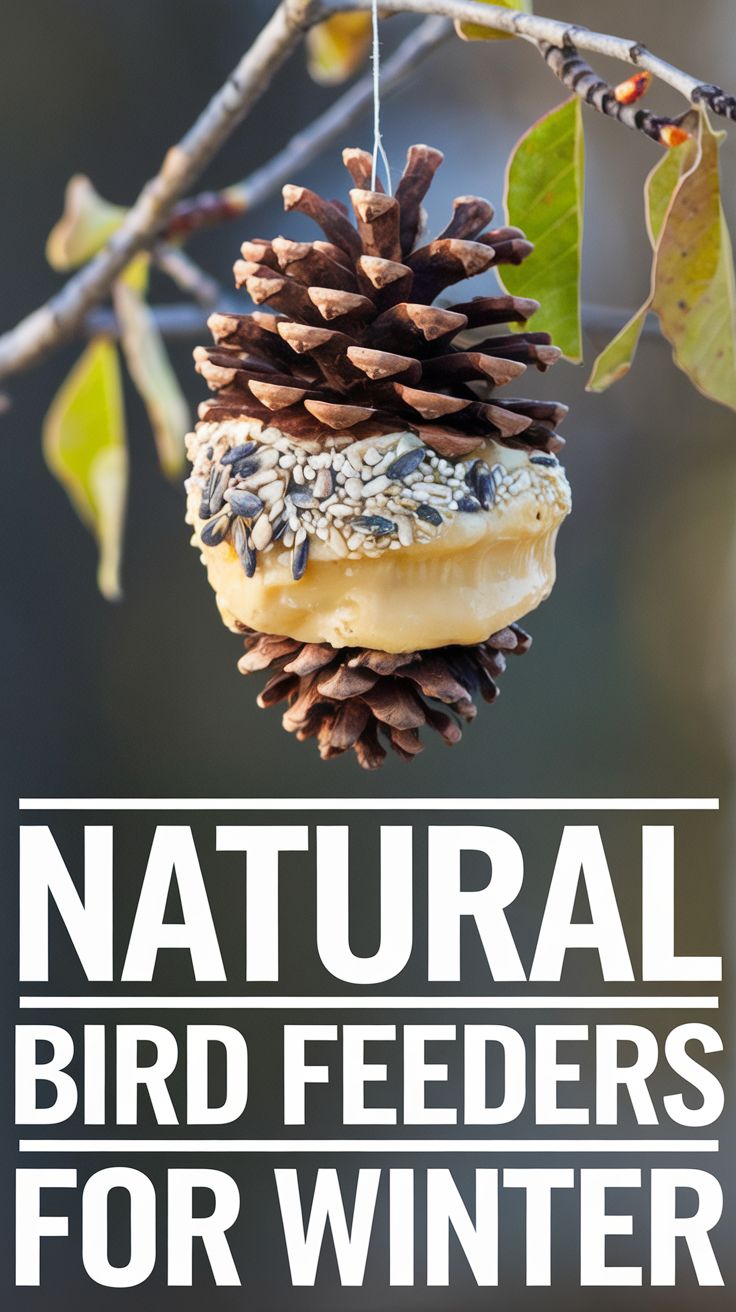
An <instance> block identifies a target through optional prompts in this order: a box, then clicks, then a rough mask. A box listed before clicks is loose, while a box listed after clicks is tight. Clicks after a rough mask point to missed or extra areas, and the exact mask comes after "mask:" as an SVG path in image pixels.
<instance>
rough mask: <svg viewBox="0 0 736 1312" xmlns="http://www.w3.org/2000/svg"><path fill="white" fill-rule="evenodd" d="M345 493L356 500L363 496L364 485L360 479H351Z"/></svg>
mask: <svg viewBox="0 0 736 1312" xmlns="http://www.w3.org/2000/svg"><path fill="white" fill-rule="evenodd" d="M345 491H346V492H347V494H348V496H349V497H354V498H355V499H356V500H357V499H358V497H362V495H363V484H362V482H361V480H360V479H359V478H349V479H348V480H347V482H346V484H345Z"/></svg>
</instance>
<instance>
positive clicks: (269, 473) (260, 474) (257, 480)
mask: <svg viewBox="0 0 736 1312" xmlns="http://www.w3.org/2000/svg"><path fill="white" fill-rule="evenodd" d="M273 481H274V478H273V470H272V469H259V470H257V471H256V473H255V474H250V475H249V476H248V478H246V480H245V483H244V485H243V486H244V487H247V488H248V490H249V491H251V490H254V489H255V488H261V487H267V486H268V484H269V483H273ZM279 486H281V485H280V484H279Z"/></svg>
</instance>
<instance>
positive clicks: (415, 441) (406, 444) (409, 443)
mask: <svg viewBox="0 0 736 1312" xmlns="http://www.w3.org/2000/svg"><path fill="white" fill-rule="evenodd" d="M421 445H422V442H421V438H418V437H416V436H415V435H414V433H402V435H401V437H400V438H399V442H398V446H397V447H396V454H397V455H399V456H403V454H404V452H405V451H413V450H414V448H415V447H418V446H421Z"/></svg>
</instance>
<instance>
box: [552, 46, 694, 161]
mask: <svg viewBox="0 0 736 1312" xmlns="http://www.w3.org/2000/svg"><path fill="white" fill-rule="evenodd" d="M535 44H536V46H537V49H538V50H539V53H540V55H541V56H542V58H543V60H544V61H545V63H546V65H547V67H548V68H551V69H552V72H553V73H554V74H555V77H558V78H559V79H560V82H562V84H563V86H565V87H567V88H568V90H569V91H572V92H573V94H574V95H576V96H579V97H580V99H581V100H583V101H585V104H586V105H591V106H592V108H593V109H597V110H598V113H599V114H605V116H606V117H607V118H613V119H615V120H616V122H617V123H623V125H624V127H627V128H632V129H633V130H634V131H635V132H643V133H644V134H645V136H647V137H651V138H652V140H653V141H656V142H659V143H660V144H661V145H668V144H671V143H669V142H668V141H667V139H666V132H665V130H666V129H673V128H677V127H679V124H680V122H681V119H682V117H683V116H682V115H680V116H679V117H678V118H667V117H664V116H663V115H661V114H653V113H652V112H651V110H649V109H642V108H641V107H640V106H637V105H636V104H625V103H622V102H621V101H620V100H618V99H617V97H616V90H615V87H612V86H611V85H610V83H609V82H606V80H605V79H604V78H602V77H600V76H599V75H598V73H596V72H595V71H594V70H593V69H592V68H591V67H590V64H588V63H586V61H585V60H584V59H583V57H582V55H580V54H579V53H578V51H577V50H576V49H575V46H565V47H560V46H553V45H551V44H550V42H549V41H537V42H535ZM643 76H644V75H643ZM685 113H686V114H691V113H692V110H686V111H685ZM663 132H665V135H663Z"/></svg>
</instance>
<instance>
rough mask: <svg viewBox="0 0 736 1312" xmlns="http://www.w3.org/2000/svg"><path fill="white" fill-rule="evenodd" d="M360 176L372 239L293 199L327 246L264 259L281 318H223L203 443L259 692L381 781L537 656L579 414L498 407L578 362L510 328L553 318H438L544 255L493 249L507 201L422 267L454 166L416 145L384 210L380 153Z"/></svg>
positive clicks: (258, 243) (245, 250) (325, 752)
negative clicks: (429, 733)
mask: <svg viewBox="0 0 736 1312" xmlns="http://www.w3.org/2000/svg"><path fill="white" fill-rule="evenodd" d="M343 158H344V161H345V164H346V166H347V168H348V170H349V172H350V174H351V176H352V179H353V183H354V188H353V190H352V191H351V193H350V199H351V201H352V206H353V210H354V213H355V218H356V225H357V226H356V225H354V224H353V222H352V221H351V220H350V218H349V217H348V211H347V209H346V208H345V206H343V205H342V204H341V203H340V202H339V201H326V200H323V199H322V198H320V197H319V196H317V195H315V193H314V192H312V191H309V190H307V189H306V188H304V187H295V186H287V187H286V188H284V199H285V203H286V208H287V210H297V211H299V212H301V213H302V214H304V215H306V216H308V217H309V218H311V219H313V220H314V221H315V222H316V223H317V224H318V226H319V227H321V229H322V231H323V234H324V239H320V240H316V241H311V242H304V241H292V240H288V239H286V238H284V237H278V238H275V239H274V240H272V241H269V240H265V239H255V240H252V241H247V242H245V243H244V244H243V246H242V248H241V253H242V257H243V258H242V259H240V260H238V261H237V263H236V264H235V278H236V282H237V285H238V287H239V288H243V289H244V290H245V291H247V293H248V294H249V296H250V298H251V300H252V301H253V302H255V304H256V305H257V306H259V307H262V308H260V309H256V310H255V311H254V312H253V313H251V314H243V315H239V314H214V315H212V316H211V318H210V321H209V324H210V328H211V330H212V333H213V336H214V338H215V343H216V345H215V346H214V347H198V348H197V350H196V351H195V361H196V365H197V369H198V371H199V372H200V373H201V374H202V375H203V377H204V378H205V379H206V381H207V383H208V385H209V387H210V389H211V390H212V391H213V392H215V393H216V395H215V397H214V398H213V399H211V400H209V401H206V402H204V403H203V404H202V405H201V406H200V411H199V414H200V420H201V422H200V424H199V425H198V429H197V431H196V432H195V433H194V434H192V435H191V437H190V439H189V443H188V449H189V455H190V458H191V461H192V476H191V478H190V480H189V483H188V485H187V486H188V493H189V498H188V510H187V513H188V519H189V522H190V523H191V524H192V526H193V528H194V536H193V539H192V540H193V543H194V545H195V546H197V547H198V548H199V549H200V550H201V552H202V559H203V561H204V563H205V564H206V566H207V570H208V575H209V579H210V583H211V584H212V586H213V588H214V589H215V592H216V594H217V601H218V606H219V608H220V612H221V614H222V617H223V619H224V621H225V623H226V624H228V625H229V626H230V627H231V628H233V629H235V630H236V631H238V632H240V633H243V634H244V635H245V646H246V654H245V656H244V657H242V659H241V661H240V664H239V668H240V670H241V671H242V672H243V673H244V674H249V673H252V672H254V671H258V670H266V669H269V670H270V671H271V675H270V678H269V680H268V683H267V684H266V687H265V689H264V691H263V692H262V693H261V696H260V697H259V703H260V705H261V706H264V707H265V706H271V705H276V704H277V703H279V702H283V701H286V702H287V710H286V712H285V714H284V718H283V723H284V727H285V728H286V729H287V730H288V731H289V732H292V733H295V734H296V735H297V737H298V738H299V739H307V738H316V740H317V744H318V747H319V751H320V754H321V756H322V757H323V759H329V758H331V757H333V756H337V755H339V754H341V753H343V752H345V751H347V750H348V749H349V748H351V747H352V748H353V749H354V750H355V752H356V755H357V757H358V760H359V761H360V764H361V765H362V766H364V767H365V768H367V769H373V768H375V767H377V766H379V765H380V764H381V762H382V761H383V760H384V758H385V756H386V750H385V747H384V745H383V743H382V741H381V737H380V735H381V734H383V735H384V738H386V739H388V742H389V744H390V746H391V747H392V748H393V749H394V751H396V752H397V753H398V755H399V756H400V757H401V758H402V759H403V760H411V759H412V758H413V757H414V756H415V755H416V753H417V752H419V751H420V750H421V749H422V745H423V744H422V742H421V740H420V737H419V730H420V729H421V728H422V727H423V726H425V725H429V726H430V728H432V729H434V730H436V731H437V732H438V733H439V734H440V735H441V736H442V737H443V738H444V739H445V741H446V742H448V743H455V742H457V741H458V740H459V738H460V736H461V727H460V726H461V723H462V722H465V721H469V720H471V719H473V718H474V716H475V714H476V705H475V699H476V697H478V696H481V697H483V698H484V699H485V700H486V701H489V702H492V701H494V700H495V698H496V696H497V693H498V688H497V684H496V678H497V676H498V675H500V674H501V673H502V672H503V670H504V668H505V655H506V653H508V652H514V653H516V654H520V653H522V652H524V651H526V650H527V649H528V647H529V645H530V642H531V639H530V638H529V637H528V635H527V634H525V633H524V631H523V630H521V629H519V628H518V627H517V625H516V624H515V623H511V621H512V620H515V619H516V618H517V617H520V616H521V615H523V614H524V613H525V611H526V610H528V609H530V608H533V607H534V606H536V605H538V604H539V602H540V601H541V600H542V599H543V598H544V596H545V595H547V593H548V591H549V590H550V589H551V587H552V584H553V581H554V541H555V537H556V534H557V529H558V527H559V524H560V523H561V521H562V519H563V518H564V516H565V515H566V514H567V513H568V512H569V509H570V489H569V485H568V483H567V481H566V478H565V475H564V470H562V468H561V467H560V465H559V462H558V460H557V457H556V454H555V453H556V452H557V451H558V450H559V449H560V448H561V447H562V446H563V439H562V438H561V437H559V435H558V434H557V432H556V431H555V430H556V426H557V424H559V423H560V421H561V420H562V419H563V418H564V416H565V414H566V413H567V407H566V406H564V405H560V404H558V403H557V402H546V401H537V400H526V399H513V398H507V397H505V396H500V397H499V396H497V395H496V393H495V388H496V387H499V386H502V385H505V384H508V383H510V382H511V381H512V380H514V379H517V378H519V377H521V375H522V374H524V373H525V371H526V369H527V367H528V366H529V365H534V366H535V367H536V368H537V369H539V370H542V371H544V370H546V369H547V368H548V367H549V366H550V365H551V364H553V363H554V361H555V360H556V359H557V358H558V356H559V354H560V352H559V351H558V349H557V348H556V347H555V346H553V345H552V344H551V341H550V338H549V335H548V334H547V333H534V332H518V333H508V332H505V331H503V329H502V327H501V325H504V324H506V323H507V322H508V321H511V322H513V323H520V322H521V323H522V324H525V323H526V321H527V320H528V319H529V318H530V316H531V315H532V314H533V313H534V312H535V310H536V309H537V308H538V305H537V302H536V301H533V300H529V299H526V298H521V297H516V296H508V295H497V296H477V297H475V298H474V299H472V300H467V301H463V302H460V303H455V304H452V303H447V304H446V303H444V301H443V303H442V304H440V305H433V304H432V302H433V301H434V300H435V299H436V298H437V297H439V296H441V295H442V294H443V293H445V292H447V290H448V288H451V287H453V286H454V285H455V284H456V283H459V282H462V281H464V280H465V279H466V278H470V277H473V276H474V275H476V274H480V273H484V272H486V271H487V270H489V269H491V268H493V267H495V266H497V265H500V264H504V263H511V264H518V263H520V262H521V261H522V260H523V259H525V258H526V256H527V255H528V254H529V252H530V251H531V249H532V248H531V246H530V244H529V243H528V242H527V241H526V240H525V238H524V235H523V233H522V232H521V231H520V230H519V229H517V228H503V227H502V228H496V229H489V227H488V225H489V224H490V222H491V219H492V217H493V210H492V207H491V206H490V205H489V204H488V202H487V201H485V200H482V199H480V198H479V197H476V196H461V197H459V198H458V199H457V200H456V201H455V203H454V209H453V216H452V218H451V220H450V222H449V223H448V224H447V226H446V227H445V229H444V230H443V231H442V232H441V233H440V234H439V236H438V237H437V238H435V239H434V240H433V241H429V242H428V243H426V244H424V245H422V244H421V240H420V238H421V231H422V229H423V226H424V220H425V216H424V211H423V209H422V202H423V200H424V197H425V196H426V193H427V191H428V190H429V187H430V184H431V182H432V178H433V176H434V173H435V172H436V170H437V168H438V166H439V165H440V163H441V162H442V155H441V154H440V152H439V151H436V150H432V149H431V148H430V147H428V146H413V147H412V148H411V149H410V151H409V155H408V161H407V166H406V170H405V172H404V175H403V177H402V178H401V181H400V182H399V185H398V188H397V191H396V195H395V196H394V197H390V196H387V195H385V194H384V193H383V191H380V190H379V191H374V190H372V189H371V170H372V159H371V157H370V156H369V155H368V154H367V153H366V152H365V151H361V150H347V151H345V153H344V156H343ZM486 330H488V331H486ZM503 447H512V448H517V449H516V450H513V451H509V450H503ZM297 590H298V591H297ZM502 626H507V627H502ZM255 628H258V629H261V630H265V632H260V633H257V632H255V631H254V629H255ZM489 629H496V630H497V632H495V633H493V635H492V636H491V637H490V638H487V639H485V640H484V641H479V639H481V638H484V637H485V634H486V633H487V632H488V630H489ZM281 633H284V634H289V635H292V636H278V635H279V634H281ZM294 634H297V635H300V636H298V637H295V636H293V635H294ZM450 637H452V639H453V642H452V644H451V645H450V644H448V638H450ZM463 641H465V642H467V645H464V646H463V645H460V643H462V642H463ZM342 643H345V644H349V645H345V646H343V645H341V644H342ZM332 644H334V645H332ZM358 644H362V645H358ZM377 645H378V646H385V647H388V648H390V653H389V652H387V651H385V650H376V649H375V648H376V646H377ZM418 646H421V647H423V648H427V650H421V651H419V650H404V651H401V650H397V649H400V648H402V647H405V648H409V647H411V648H414V647H418Z"/></svg>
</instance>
